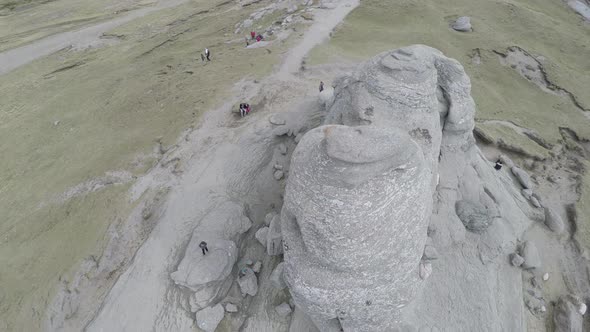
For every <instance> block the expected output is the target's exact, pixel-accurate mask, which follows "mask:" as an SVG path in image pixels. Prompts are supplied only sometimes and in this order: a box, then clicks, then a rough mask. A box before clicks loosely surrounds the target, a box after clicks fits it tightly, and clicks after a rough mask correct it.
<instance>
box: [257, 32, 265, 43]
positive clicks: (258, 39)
mask: <svg viewBox="0 0 590 332" xmlns="http://www.w3.org/2000/svg"><path fill="white" fill-rule="evenodd" d="M263 39H264V37H262V35H261V34H258V36H256V41H257V42H259V41H261V40H263Z"/></svg>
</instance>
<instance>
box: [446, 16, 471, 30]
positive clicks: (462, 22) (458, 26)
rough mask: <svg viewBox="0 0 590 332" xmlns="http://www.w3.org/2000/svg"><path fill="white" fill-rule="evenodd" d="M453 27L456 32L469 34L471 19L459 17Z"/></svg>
mask: <svg viewBox="0 0 590 332" xmlns="http://www.w3.org/2000/svg"><path fill="white" fill-rule="evenodd" d="M451 27H452V28H453V29H454V30H456V31H461V32H469V31H471V19H470V18H469V16H461V17H459V18H458V19H457V20H456V21H455V22H454V23H453V25H451Z"/></svg>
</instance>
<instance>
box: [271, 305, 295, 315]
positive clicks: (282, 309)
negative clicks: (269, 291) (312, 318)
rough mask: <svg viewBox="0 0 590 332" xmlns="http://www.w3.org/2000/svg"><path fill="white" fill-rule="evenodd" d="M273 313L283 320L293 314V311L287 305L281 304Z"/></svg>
mask: <svg viewBox="0 0 590 332" xmlns="http://www.w3.org/2000/svg"><path fill="white" fill-rule="evenodd" d="M275 311H276V313H277V314H278V315H279V316H281V317H283V318H285V317H287V316H289V315H290V314H291V312H293V310H292V309H291V306H290V305H289V304H288V303H285V302H283V303H281V304H280V305H278V306H276V307H275Z"/></svg>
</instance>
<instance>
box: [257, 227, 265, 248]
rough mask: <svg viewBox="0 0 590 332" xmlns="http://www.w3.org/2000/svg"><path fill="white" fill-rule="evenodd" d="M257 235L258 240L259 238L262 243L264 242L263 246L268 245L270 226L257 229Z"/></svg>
mask: <svg viewBox="0 0 590 332" xmlns="http://www.w3.org/2000/svg"><path fill="white" fill-rule="evenodd" d="M254 236H255V237H256V240H258V242H260V244H262V246H264V247H266V238H267V236H268V227H262V228H260V229H259V230H257V231H256V234H255V235H254Z"/></svg>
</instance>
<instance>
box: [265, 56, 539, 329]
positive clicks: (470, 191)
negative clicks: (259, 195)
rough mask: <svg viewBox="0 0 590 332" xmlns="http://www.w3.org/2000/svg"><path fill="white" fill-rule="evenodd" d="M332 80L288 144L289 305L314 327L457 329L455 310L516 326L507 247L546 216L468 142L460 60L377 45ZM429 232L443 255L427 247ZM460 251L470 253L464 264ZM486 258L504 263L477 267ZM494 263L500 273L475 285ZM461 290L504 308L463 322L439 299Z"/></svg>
mask: <svg viewBox="0 0 590 332" xmlns="http://www.w3.org/2000/svg"><path fill="white" fill-rule="evenodd" d="M333 85H334V96H333V98H330V99H329V100H326V101H325V106H326V114H325V121H324V126H321V127H319V128H315V129H312V130H310V131H308V132H307V133H306V134H305V135H304V136H303V137H302V139H301V141H300V142H299V144H298V145H297V147H296V149H295V151H294V152H293V156H292V161H291V166H290V169H289V177H288V179H287V187H286V192H285V200H284V205H283V209H282V213H281V231H282V234H283V239H282V240H283V247H284V258H285V262H284V278H285V281H286V284H287V286H288V287H289V290H290V292H291V294H292V296H293V299H294V301H295V303H296V304H297V307H298V308H301V309H302V310H304V311H305V312H306V313H307V314H308V315H309V316H310V318H311V319H312V320H313V321H314V323H315V324H316V325H317V327H318V328H319V329H320V330H322V331H340V329H343V330H344V331H392V330H396V329H399V328H402V327H403V328H406V327H408V326H410V328H415V329H416V330H417V329H418V327H421V326H422V324H430V325H427V326H435V325H442V326H447V327H448V329H450V330H456V326H453V324H456V323H459V322H461V324H462V325H461V328H464V329H466V330H477V329H478V328H480V327H481V325H480V324H482V323H481V322H485V325H486V326H490V328H491V329H494V330H502V329H508V330H522V328H523V325H522V324H523V322H524V317H523V313H522V310H521V308H522V299H519V300H518V301H510V300H508V299H509V298H512V297H513V294H514V292H515V287H514V285H518V284H519V283H520V279H521V278H520V276H517V275H515V274H514V273H515V269H513V268H510V265H509V264H507V262H506V257H507V256H508V255H509V254H510V253H511V252H513V251H514V246H515V244H516V242H517V234H521V233H522V232H524V230H526V229H527V228H528V226H529V225H530V223H531V222H532V220H531V218H532V217H535V218H536V219H542V218H543V217H544V216H543V215H542V213H541V211H538V210H540V209H537V210H535V209H534V208H533V207H532V206H531V205H530V204H529V202H528V201H526V200H523V199H522V195H521V192H520V191H521V188H517V187H516V186H515V185H514V182H513V181H512V180H511V178H510V175H509V174H508V173H507V172H497V171H495V170H494V169H493V167H492V166H493V164H492V163H490V162H489V161H488V160H487V159H485V158H484V157H483V154H482V153H481V152H480V151H479V149H478V148H477V147H476V146H475V140H474V138H473V133H472V131H473V128H474V113H475V103H474V101H473V99H472V98H471V95H470V89H471V86H470V81H469V78H468V77H467V75H466V74H465V72H464V70H463V68H462V67H461V65H460V64H459V63H458V62H457V61H455V60H453V59H449V58H447V57H445V56H444V55H442V53H440V52H439V51H437V50H435V49H432V48H429V47H426V46H421V45H415V46H410V47H406V48H402V49H398V50H394V51H390V52H386V53H383V54H380V55H378V56H376V57H375V58H373V59H371V60H369V61H367V62H366V63H364V64H362V65H361V66H359V68H358V69H357V70H356V71H355V72H353V73H352V74H351V75H348V76H343V77H340V78H338V79H336V80H335V82H334V84H333ZM525 175H526V174H525ZM523 180H524V177H523ZM522 182H526V181H522ZM526 187H532V184H530V185H528V184H527V186H526ZM466 229H467V230H470V231H472V234H471V235H466ZM427 230H428V231H427ZM427 233H428V236H429V237H431V240H429V243H428V245H432V246H436V248H438V249H440V250H445V251H446V252H445V254H444V255H443V254H438V255H437V254H433V252H432V250H430V248H429V247H428V246H427V247H426V248H425V244H426V243H427ZM456 243H464V245H460V246H452V245H453V244H456ZM267 245H268V244H267ZM462 250H464V251H463V252H462ZM466 252H468V253H469V254H468V255H469V259H470V260H471V259H472V257H473V259H475V260H476V261H473V260H471V261H470V263H469V264H467V265H461V264H462V263H460V262H459V261H458V260H457V257H465V255H466ZM521 254H522V253H521ZM437 256H445V257H443V258H442V260H443V261H444V263H442V262H441V263H439V262H440V261H441V258H438V259H437V260H433V258H435V257H437ZM528 256H529V257H528V258H529V260H530V261H531V264H532V265H537V264H536V263H535V262H534V261H533V260H534V257H532V255H528ZM449 257H452V258H449ZM463 259H465V258H463ZM526 259H527V257H525V260H526ZM491 262H495V264H496V265H494V266H502V265H498V264H505V266H506V269H505V270H502V271H501V272H498V270H497V268H490V269H489V271H487V272H486V273H482V272H481V270H475V268H474V267H475V266H481V264H484V266H485V265H487V264H490V263H491ZM519 263H521V262H519ZM438 264H441V265H438ZM521 264H522V263H521ZM524 264H526V262H525V263H524ZM539 264H540V263H539ZM515 265H518V264H515ZM490 266H492V265H490ZM439 268H442V269H444V270H443V271H441V272H440V273H439V272H437V269H439ZM467 269H468V270H469V272H467V271H465V270H467ZM484 270H485V269H484ZM458 271H459V272H458ZM499 273H500V275H501V276H502V278H506V279H507V280H509V281H506V280H505V281H503V282H502V284H501V285H497V284H496V285H495V286H490V287H482V284H481V283H482V282H485V283H489V284H495V283H497V282H498V280H499V279H498V278H499V277H498V274H499ZM451 275H453V276H455V277H453V278H451V279H449V277H447V276H451ZM474 275H475V277H474ZM457 276H460V277H457ZM464 277H467V278H468V279H465V278H464ZM439 278H442V279H440V280H439ZM422 287H426V288H427V290H424V291H423V292H420V289H421V288H422ZM492 289H495V291H493V292H492V291H490V290H492ZM418 294H422V295H420V296H418ZM457 294H469V295H470V298H477V299H478V301H485V302H486V303H488V304H489V305H490V306H497V305H498V303H502V305H503V306H505V307H506V308H509V309H507V310H506V313H504V312H494V313H485V314H484V313H482V314H481V315H480V314H479V313H478V314H477V317H474V318H473V319H470V320H469V322H468V323H466V322H465V321H464V320H463V319H462V318H461V317H455V316H454V315H449V314H448V312H447V311H446V310H442V309H441V308H439V307H437V306H444V304H443V303H447V304H448V303H451V302H452V303H455V304H456V305H459V306H462V305H463V303H465V306H467V307H468V306H470V305H476V304H475V303H473V302H469V300H468V301H457V300H456V296H457ZM458 302H461V304H457V303H458ZM410 304H412V305H411V306H409V305H410ZM477 305H479V304H477ZM467 307H466V308H463V310H469V309H468V308H467ZM409 308H412V310H411V311H408V310H409ZM406 309H408V310H406ZM458 312H459V311H458ZM438 313H440V315H439V314H438ZM510 315H513V316H510ZM515 317H516V318H515ZM426 320H428V322H426ZM498 322H503V323H498ZM500 324H501V325H500Z"/></svg>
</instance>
